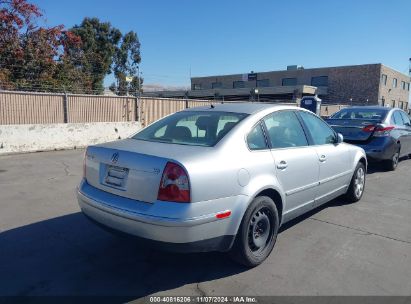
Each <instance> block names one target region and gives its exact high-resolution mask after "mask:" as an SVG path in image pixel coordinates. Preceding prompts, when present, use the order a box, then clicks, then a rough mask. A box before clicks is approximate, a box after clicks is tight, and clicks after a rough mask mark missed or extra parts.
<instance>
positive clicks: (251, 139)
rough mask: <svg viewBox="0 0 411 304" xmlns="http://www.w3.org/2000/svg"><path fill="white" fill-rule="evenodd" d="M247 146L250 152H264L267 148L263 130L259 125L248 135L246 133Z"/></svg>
mask: <svg viewBox="0 0 411 304" xmlns="http://www.w3.org/2000/svg"><path fill="white" fill-rule="evenodd" d="M247 145H248V147H249V148H250V150H264V149H267V148H268V147H267V143H266V141H265V136H264V132H263V128H262V126H261V124H260V123H259V124H258V125H256V126H255V127H254V128H253V129H252V130H251V132H250V133H248V136H247Z"/></svg>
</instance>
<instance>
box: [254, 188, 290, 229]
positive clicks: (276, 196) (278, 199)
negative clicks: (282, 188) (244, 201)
mask: <svg viewBox="0 0 411 304" xmlns="http://www.w3.org/2000/svg"><path fill="white" fill-rule="evenodd" d="M259 196H268V197H269V198H271V199H272V200H273V202H274V204H275V206H276V207H277V211H278V216H279V218H280V225H281V221H282V218H283V210H284V200H283V198H282V196H281V194H280V192H279V191H278V190H276V189H274V188H266V189H262V190H260V191H259V192H258V193H257V194H256V195H255V196H254V197H253V198H252V199H251V200H250V203H251V202H252V201H253V200H254V199H255V198H256V197H259Z"/></svg>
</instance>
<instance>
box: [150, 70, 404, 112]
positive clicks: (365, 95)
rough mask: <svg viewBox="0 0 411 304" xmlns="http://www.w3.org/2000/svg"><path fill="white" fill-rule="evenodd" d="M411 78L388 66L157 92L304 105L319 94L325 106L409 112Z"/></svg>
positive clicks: (288, 73)
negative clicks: (387, 107)
mask: <svg viewBox="0 0 411 304" xmlns="http://www.w3.org/2000/svg"><path fill="white" fill-rule="evenodd" d="M409 90H410V77H409V76H407V75H405V74H403V73H400V72H398V71H396V70H394V69H391V68H389V67H387V66H384V65H383V64H364V65H353V66H340V67H325V68H313V69H304V68H302V67H298V66H288V67H287V70H283V71H271V72H258V73H254V72H251V73H248V74H233V75H216V76H207V77H192V78H191V90H189V91H164V92H156V93H151V94H150V95H152V94H154V95H156V96H161V97H182V98H204V99H219V100H222V99H224V100H255V101H257V100H259V101H298V99H300V98H301V97H302V96H306V95H315V94H317V95H318V96H319V97H320V98H321V99H323V103H330V104H369V105H372V104H380V105H390V106H394V107H400V108H404V109H407V108H408V106H409V93H410V92H409Z"/></svg>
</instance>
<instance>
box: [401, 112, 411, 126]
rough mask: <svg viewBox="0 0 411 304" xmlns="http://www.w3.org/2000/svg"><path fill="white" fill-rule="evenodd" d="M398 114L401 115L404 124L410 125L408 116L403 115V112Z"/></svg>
mask: <svg viewBox="0 0 411 304" xmlns="http://www.w3.org/2000/svg"><path fill="white" fill-rule="evenodd" d="M400 113H401V117H402V120H403V121H404V124H405V125H408V126H410V125H411V123H410V118H409V117H408V115H407V114H405V113H404V112H400Z"/></svg>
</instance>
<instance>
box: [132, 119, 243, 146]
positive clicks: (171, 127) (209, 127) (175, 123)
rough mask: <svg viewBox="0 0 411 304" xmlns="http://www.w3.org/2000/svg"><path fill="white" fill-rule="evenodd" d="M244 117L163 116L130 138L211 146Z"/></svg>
mask: <svg viewBox="0 0 411 304" xmlns="http://www.w3.org/2000/svg"><path fill="white" fill-rule="evenodd" d="M246 116H247V114H244V113H230V112H218V111H216V112H194V111H184V112H178V113H175V114H172V115H170V116H168V117H165V118H163V119H161V120H159V121H157V122H155V123H153V124H152V125H150V126H148V127H147V128H145V129H143V130H141V131H140V132H138V133H137V134H136V135H134V136H133V138H134V139H139V140H146V141H152V142H166V143H173V144H181V145H192V146H206V147H211V146H214V145H215V144H216V143H217V142H218V141H219V140H220V139H221V138H223V137H224V136H225V135H226V134H227V133H228V132H229V131H230V130H231V129H232V128H233V127H234V126H235V125H236V124H238V123H239V122H240V121H241V120H242V119H244V118H245V117H246Z"/></svg>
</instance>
